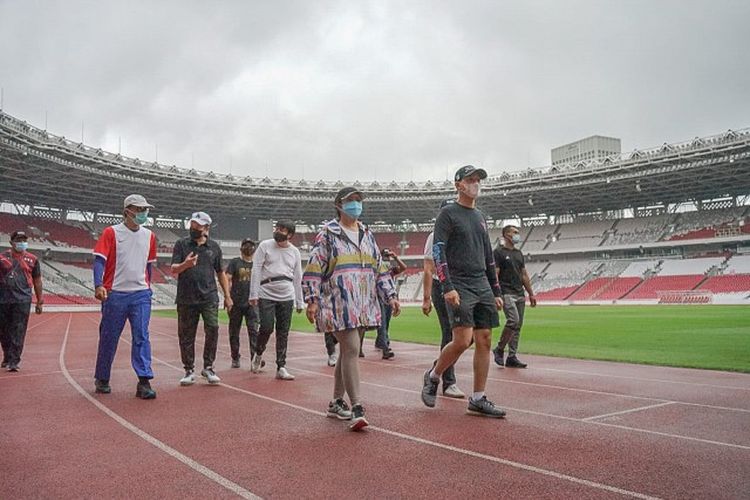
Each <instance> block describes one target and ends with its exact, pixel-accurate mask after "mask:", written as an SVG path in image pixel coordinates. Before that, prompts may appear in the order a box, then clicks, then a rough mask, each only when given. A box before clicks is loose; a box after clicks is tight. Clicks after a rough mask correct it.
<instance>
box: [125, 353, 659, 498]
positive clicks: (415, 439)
mask: <svg viewBox="0 0 750 500" xmlns="http://www.w3.org/2000/svg"><path fill="white" fill-rule="evenodd" d="M126 342H127V340H126ZM152 358H153V359H154V360H155V361H158V362H159V363H161V364H163V365H165V366H168V367H170V368H172V369H174V370H176V371H180V372H181V371H182V368H181V367H178V366H175V365H173V364H170V363H167V362H166V361H162V360H161V359H159V358H156V357H153V356H152ZM219 385H220V386H221V387H224V388H226V389H230V390H233V391H237V392H240V393H242V394H246V395H249V396H253V397H255V398H258V399H262V400H264V401H268V402H271V403H275V404H279V405H283V406H286V407H288V408H293V409H295V410H300V411H303V412H306V413H309V414H311V415H316V416H319V417H325V416H326V414H325V413H324V412H322V411H318V410H313V409H311V408H307V407H305V406H300V405H297V404H294V403H290V402H288V401H283V400H280V399H275V398H271V397H269V396H265V395H263V394H258V393H255V392H252V391H248V390H246V389H242V388H240V387H236V386H233V385H230V384H227V383H225V382H221V383H220V384H219ZM368 429H372V430H374V431H377V432H382V433H383V434H387V435H390V436H393V437H397V438H401V439H404V440H407V441H412V442H414V443H419V444H423V445H427V446H431V447H434V448H439V449H443V450H447V451H451V452H454V453H460V454H462V455H467V456H470V457H473V458H478V459H481V460H486V461H489V462H494V463H497V464H501V465H506V466H509V467H513V468H515V469H520V470H524V471H528V472H534V473H536V474H541V475H544V476H549V477H553V478H555V479H561V480H564V481H569V482H572V483H576V484H582V485H584V486H588V487H590V488H596V489H599V490H604V491H609V492H611V493H617V494H620V495H623V496H628V497H631V498H641V499H647V500H654V499H658V498H659V497H654V496H650V495H646V494H643V493H638V492H635V491H630V490H626V489H622V488H618V487H616V486H610V485H608V484H602V483H597V482H595V481H589V480H588V479H581V478H578V477H575V476H569V475H567V474H562V473H560V472H555V471H553V470H547V469H542V468H541V467H535V466H533V465H528V464H524V463H520V462H514V461H512V460H506V459H504V458H499V457H495V456H492V455H485V454H484V453H479V452H476V451H472V450H467V449H464V448H459V447H456V446H451V445H447V444H443V443H438V442H436V441H430V440H428V439H422V438H420V437H417V436H412V435H410V434H404V433H401V432H397V431H392V430H389V429H385V428H382V427H378V426H374V425H370V426H368Z"/></svg>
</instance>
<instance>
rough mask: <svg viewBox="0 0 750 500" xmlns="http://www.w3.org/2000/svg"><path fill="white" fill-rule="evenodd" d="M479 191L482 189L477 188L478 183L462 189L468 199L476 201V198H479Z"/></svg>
mask: <svg viewBox="0 0 750 500" xmlns="http://www.w3.org/2000/svg"><path fill="white" fill-rule="evenodd" d="M481 190H482V188H481V187H480V186H479V183H478V182H475V183H473V184H468V185H467V186H466V188H465V189H464V193H465V194H466V196H468V197H469V198H471V199H476V198H477V197H479V193H480V192H481Z"/></svg>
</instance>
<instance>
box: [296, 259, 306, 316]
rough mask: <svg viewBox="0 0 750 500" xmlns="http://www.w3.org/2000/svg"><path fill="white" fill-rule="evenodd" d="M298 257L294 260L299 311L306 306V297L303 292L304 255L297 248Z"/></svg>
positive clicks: (297, 307)
mask: <svg viewBox="0 0 750 500" xmlns="http://www.w3.org/2000/svg"><path fill="white" fill-rule="evenodd" d="M295 250H296V252H295V254H296V256H297V259H296V260H295V262H294V302H295V308H296V309H297V312H298V313H299V312H302V309H304V308H305V299H304V297H303V294H302V255H300V253H299V250H297V249H296V248H295Z"/></svg>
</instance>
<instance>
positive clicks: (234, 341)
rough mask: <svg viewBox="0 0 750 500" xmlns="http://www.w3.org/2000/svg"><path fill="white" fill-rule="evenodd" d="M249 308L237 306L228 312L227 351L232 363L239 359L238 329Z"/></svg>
mask: <svg viewBox="0 0 750 500" xmlns="http://www.w3.org/2000/svg"><path fill="white" fill-rule="evenodd" d="M249 307H250V306H244V305H241V304H237V305H235V306H233V307H232V309H231V310H230V311H229V350H230V351H231V353H232V361H239V359H240V329H241V328H242V319H243V318H244V317H245V312H246V309H247V308H249Z"/></svg>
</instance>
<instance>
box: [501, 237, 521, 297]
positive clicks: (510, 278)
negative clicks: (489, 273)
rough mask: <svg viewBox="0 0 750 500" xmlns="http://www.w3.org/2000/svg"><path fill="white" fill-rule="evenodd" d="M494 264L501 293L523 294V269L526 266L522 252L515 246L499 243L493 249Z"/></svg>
mask: <svg viewBox="0 0 750 500" xmlns="http://www.w3.org/2000/svg"><path fill="white" fill-rule="evenodd" d="M495 266H497V268H498V270H499V271H498V278H499V280H500V289H501V290H502V291H503V294H506V293H511V294H514V295H523V270H524V268H525V267H526V264H525V263H524V261H523V253H522V252H521V251H520V250H519V249H517V248H506V247H504V246H502V245H500V246H499V247H497V248H496V249H495Z"/></svg>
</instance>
